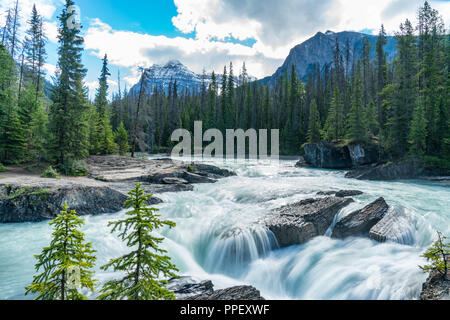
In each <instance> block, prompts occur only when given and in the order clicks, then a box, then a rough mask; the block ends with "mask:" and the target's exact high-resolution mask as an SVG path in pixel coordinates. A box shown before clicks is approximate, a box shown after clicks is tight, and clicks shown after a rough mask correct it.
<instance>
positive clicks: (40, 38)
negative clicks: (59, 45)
mask: <svg viewBox="0 0 450 320" xmlns="http://www.w3.org/2000/svg"><path fill="white" fill-rule="evenodd" d="M28 25H29V27H28V30H27V32H26V36H25V41H24V49H25V60H26V64H27V68H28V69H29V72H30V78H31V82H32V84H33V86H34V88H35V89H34V91H35V97H36V99H37V98H38V97H39V95H40V94H41V86H42V82H43V77H44V72H43V67H44V64H45V58H46V49H45V45H46V41H47V38H46V36H45V34H44V30H43V21H42V17H41V16H40V15H39V13H38V12H37V9H36V5H33V9H32V13H31V18H30V20H29V21H28Z"/></svg>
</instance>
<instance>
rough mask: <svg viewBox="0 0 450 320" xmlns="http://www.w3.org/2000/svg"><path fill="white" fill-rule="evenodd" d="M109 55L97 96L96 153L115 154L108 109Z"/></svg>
mask: <svg viewBox="0 0 450 320" xmlns="http://www.w3.org/2000/svg"><path fill="white" fill-rule="evenodd" d="M110 75H111V74H110V73H109V69H108V56H107V55H105V57H104V58H103V67H102V72H101V75H100V78H99V88H98V89H97V94H96V96H95V106H96V108H97V110H96V111H97V117H96V118H97V119H96V120H97V124H96V135H95V136H96V138H97V139H98V140H97V141H98V142H97V145H96V152H95V153H96V154H100V155H107V154H113V153H114V152H115V150H116V145H115V143H114V133H113V130H112V127H111V123H110V115H109V110H108V100H107V96H108V76H110Z"/></svg>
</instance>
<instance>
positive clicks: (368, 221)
mask: <svg viewBox="0 0 450 320" xmlns="http://www.w3.org/2000/svg"><path fill="white" fill-rule="evenodd" d="M388 210H389V206H388V204H387V203H386V201H385V200H384V199H383V198H379V199H378V200H376V201H375V202H372V203H371V204H369V205H368V206H366V207H365V208H363V209H361V210H358V211H355V212H352V213H350V214H349V215H347V216H346V217H344V218H343V219H342V220H340V221H339V222H338V223H337V224H336V226H335V227H334V230H333V234H332V238H338V239H344V238H347V237H352V236H358V235H361V234H367V233H369V231H370V230H371V229H372V227H373V226H375V225H376V224H377V223H378V222H380V221H381V219H383V218H384V216H385V215H386V213H387V212H388Z"/></svg>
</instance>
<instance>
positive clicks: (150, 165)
mask: <svg viewBox="0 0 450 320" xmlns="http://www.w3.org/2000/svg"><path fill="white" fill-rule="evenodd" d="M86 164H87V165H88V167H89V171H90V172H91V174H90V177H92V178H94V179H96V180H99V181H104V182H144V183H150V184H167V181H172V182H174V181H176V180H175V179H184V180H186V181H187V182H188V183H191V184H193V183H214V182H216V181H217V179H220V178H226V177H230V176H233V175H235V173H234V172H232V171H229V170H226V169H220V168H218V167H215V166H211V165H204V164H196V163H191V164H189V165H188V164H186V163H185V162H182V161H175V160H171V159H157V160H149V159H134V158H128V157H118V156H92V157H90V158H89V159H87V160H86ZM168 179H169V180H168ZM170 179H172V180H170ZM178 182H181V180H178ZM169 184H170V183H169ZM175 184H177V183H175ZM178 184H180V183H178Z"/></svg>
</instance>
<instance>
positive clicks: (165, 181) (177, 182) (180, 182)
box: [162, 178, 189, 184]
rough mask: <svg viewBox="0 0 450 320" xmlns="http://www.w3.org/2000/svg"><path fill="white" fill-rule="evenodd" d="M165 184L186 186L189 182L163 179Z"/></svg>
mask: <svg viewBox="0 0 450 320" xmlns="http://www.w3.org/2000/svg"><path fill="white" fill-rule="evenodd" d="M162 181H163V182H164V183H165V184H188V183H189V182H188V181H186V180H184V179H181V178H163V179H162Z"/></svg>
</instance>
